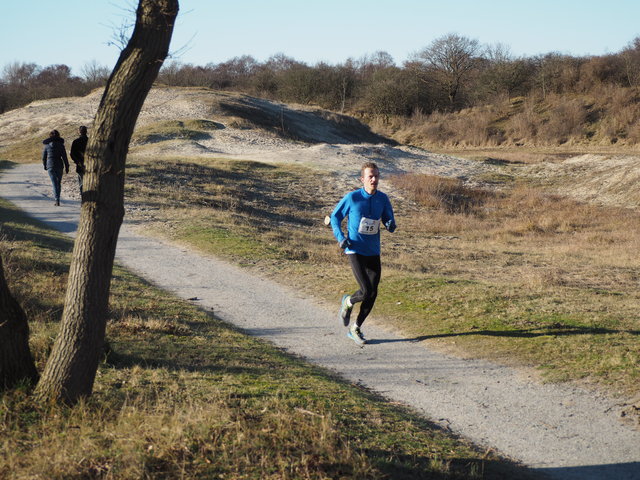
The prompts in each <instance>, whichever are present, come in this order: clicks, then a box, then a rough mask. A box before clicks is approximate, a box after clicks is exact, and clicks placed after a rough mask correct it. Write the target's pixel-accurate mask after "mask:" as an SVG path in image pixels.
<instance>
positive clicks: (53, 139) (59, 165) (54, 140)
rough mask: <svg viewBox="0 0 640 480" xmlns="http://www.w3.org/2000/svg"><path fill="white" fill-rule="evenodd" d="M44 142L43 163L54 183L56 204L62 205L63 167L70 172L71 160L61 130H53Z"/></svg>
mask: <svg viewBox="0 0 640 480" xmlns="http://www.w3.org/2000/svg"><path fill="white" fill-rule="evenodd" d="M42 143H44V149H43V150H42V164H43V166H44V169H45V170H47V171H48V172H49V177H50V178H51V183H52V184H53V196H54V197H55V199H56V205H60V190H61V188H62V186H61V184H62V169H63V168H64V170H65V171H66V173H69V160H67V151H66V149H65V148H64V139H63V138H61V137H60V132H58V131H57V130H52V131H51V133H50V134H49V138H47V139H46V140H44V141H43V142H42Z"/></svg>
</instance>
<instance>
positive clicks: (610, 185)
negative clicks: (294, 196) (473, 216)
mask: <svg viewBox="0 0 640 480" xmlns="http://www.w3.org/2000/svg"><path fill="white" fill-rule="evenodd" d="M101 94H102V92H101V91H94V92H92V93H91V94H89V95H87V96H85V97H74V98H58V99H50V100H42V101H37V102H33V103H31V104H30V105H27V106H25V107H23V108H20V109H16V110H12V111H9V112H7V113H5V114H3V115H0V159H7V160H18V161H38V159H39V154H40V145H41V143H40V142H41V140H42V139H43V138H45V137H46V136H47V134H48V132H49V131H50V130H51V129H52V128H56V129H58V130H59V131H60V132H61V133H62V135H63V137H66V138H67V141H68V143H70V139H72V138H73V137H74V136H75V134H76V131H77V126H78V125H81V124H86V125H88V126H90V125H91V123H92V120H93V117H94V115H95V113H96V111H97V109H98V104H99V102H100V97H101ZM130 152H131V154H134V155H141V156H153V157H154V158H162V157H174V158H175V157H200V156H210V157H229V158H238V159H248V160H256V161H263V162H283V163H291V162H293V163H300V164H304V165H307V166H311V167H314V168H319V169H321V170H325V171H329V172H334V173H340V174H349V175H353V174H355V173H356V172H357V171H358V168H359V165H360V164H361V163H362V162H364V161H368V160H372V161H375V162H377V163H378V164H379V165H380V166H381V168H382V169H383V171H384V172H386V173H402V172H422V173H428V174H434V175H444V176H452V177H458V178H462V179H465V180H470V181H473V182H474V183H476V182H477V181H478V182H481V181H482V180H483V179H485V178H489V176H491V175H492V174H495V173H499V174H507V175H512V176H520V175H523V176H527V177H530V176H533V177H536V178H537V179H539V180H541V181H542V183H543V184H547V185H550V186H551V188H553V189H555V190H556V191H557V192H559V193H562V194H566V195H570V196H572V197H574V198H577V199H581V200H585V201H590V202H595V203H601V204H609V205H619V206H627V207H634V208H635V207H638V206H640V189H638V188H637V184H638V180H639V179H640V157H638V156H636V155H615V156H611V155H610V156H604V155H581V156H576V157H572V158H569V159H567V160H565V161H563V162H559V163H542V164H537V165H533V166H522V165H514V164H512V165H496V164H490V163H486V162H479V161H470V160H465V159H462V158H457V157H452V156H447V155H441V154H435V153H432V152H428V151H426V150H424V149H420V148H415V147H410V146H405V145H398V144H397V143H395V142H394V141H392V140H390V139H388V138H385V137H382V136H380V135H377V134H375V133H374V132H372V131H371V130H370V129H369V128H368V127H367V126H366V125H364V124H362V123H361V122H359V121H357V120H356V119H354V118H351V117H349V116H346V115H340V114H337V113H335V112H330V111H327V110H322V109H320V108H317V107H310V106H305V105H289V104H283V103H279V102H273V101H269V100H264V99H259V98H255V97H250V96H248V95H242V94H234V93H228V92H219V91H214V90H209V89H201V88H178V87H155V88H153V89H152V90H151V92H150V93H149V96H148V97H147V100H146V102H145V105H144V107H143V110H142V112H141V114H140V117H139V119H138V123H137V125H136V131H135V133H134V137H133V139H132V144H131V149H130Z"/></svg>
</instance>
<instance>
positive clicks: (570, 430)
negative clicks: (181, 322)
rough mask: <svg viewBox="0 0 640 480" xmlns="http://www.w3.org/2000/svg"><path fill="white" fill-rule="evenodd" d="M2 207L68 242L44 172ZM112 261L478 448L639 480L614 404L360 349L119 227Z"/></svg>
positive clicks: (20, 177) (238, 274)
mask: <svg viewBox="0 0 640 480" xmlns="http://www.w3.org/2000/svg"><path fill="white" fill-rule="evenodd" d="M0 185H1V190H0V194H1V195H2V197H4V198H6V199H7V200H9V201H11V202H13V203H14V204H15V205H17V206H18V207H20V208H22V209H24V210H25V211H27V212H29V213H30V214H31V215H32V216H34V217H35V218H38V219H40V220H42V221H44V222H46V223H48V224H50V225H52V226H53V227H55V228H57V229H59V230H61V231H64V232H66V233H68V234H69V235H72V236H73V235H74V234H75V230H76V224H77V218H78V211H79V204H78V202H77V201H75V200H65V195H64V192H63V205H62V206H61V207H54V206H53V201H52V200H51V197H50V185H49V180H48V178H47V175H46V174H45V172H44V171H43V170H42V167H41V166H40V165H21V166H18V167H16V168H15V169H13V170H10V171H8V172H6V173H4V174H3V175H2V176H1V177H0ZM117 261H118V262H119V263H120V264H122V265H123V266H125V267H127V268H129V269H131V270H133V271H135V272H137V273H138V274H140V275H141V276H143V277H144V278H146V279H147V280H149V281H151V282H153V283H154V284H156V285H158V286H160V287H162V288H164V289H166V290H168V291H171V292H173V293H175V294H176V295H178V296H180V297H182V298H186V299H191V298H194V297H197V299H198V300H196V301H195V302H196V303H197V304H198V305H199V306H201V307H202V308H203V309H206V310H209V311H213V312H214V313H215V315H216V316H218V317H220V318H221V319H223V320H225V321H227V322H229V323H232V324H234V325H237V326H238V327H240V328H243V329H245V330H246V331H247V332H248V333H249V334H252V335H256V336H260V337H262V338H265V339H267V340H269V341H271V342H273V343H275V344H276V345H278V346H281V347H283V348H285V349H287V350H288V351H290V352H294V353H296V354H299V355H302V356H303V357H305V358H306V359H307V360H309V361H310V362H313V363H316V364H318V365H321V366H323V367H326V368H329V369H331V370H334V371H336V372H338V373H339V374H340V375H342V376H343V377H344V378H346V379H348V380H349V381H352V382H358V383H359V384H361V385H364V386H366V387H368V388H370V389H372V390H375V391H377V392H379V393H381V394H382V395H384V396H385V397H387V398H389V399H391V400H394V401H398V402H402V403H405V404H408V405H410V406H412V407H413V408H415V409H416V410H417V411H418V412H420V413H421V414H423V415H425V416H426V417H428V418H429V419H431V420H433V421H435V422H436V423H438V424H440V425H442V426H444V427H446V428H449V429H451V430H452V431H454V432H456V433H459V434H461V435H463V436H465V437H467V438H469V439H471V440H472V441H474V442H475V443H477V444H479V445H481V446H484V447H492V448H495V449H497V450H498V451H500V452H502V453H503V454H506V455H508V456H510V457H513V458H515V459H518V460H520V461H522V462H524V463H525V464H527V465H529V466H531V467H532V468H534V469H536V470H538V471H540V472H544V473H546V474H549V475H550V476H551V477H552V478H557V479H581V480H585V479H586V480H589V479H619V480H631V479H640V432H638V431H634V430H632V429H630V428H628V427H626V426H624V425H623V424H621V423H620V422H619V419H618V417H617V415H616V413H615V411H616V408H614V407H615V405H614V402H613V401H612V400H610V399H607V398H604V397H601V396H596V395H594V394H592V393H587V392H584V391H582V390H580V389H578V388H575V387H571V386H563V385H560V386H557V385H540V384H537V383H535V382H533V381H532V380H531V379H528V378H525V377H524V376H522V375H521V374H519V373H518V372H517V371H515V370H512V369H509V368H505V367H499V366H496V365H493V364H490V363H487V362H483V361H470V360H461V359H459V358H455V357H451V356H446V355H442V354H440V353H436V352H432V351H430V350H428V349H427V348H425V347H424V346H422V345H421V344H418V343H415V342H413V341H412V340H411V339H407V338H401V337H398V336H397V335H394V334H392V333H390V332H389V331H386V330H385V329H384V328H381V327H380V326H373V325H370V324H369V325H367V326H366V329H365V333H366V334H367V336H368V337H369V338H370V339H372V341H371V343H370V344H369V345H367V346H366V347H365V348H358V347H357V346H356V345H355V344H353V343H352V342H351V341H350V340H348V339H347V338H346V337H345V329H344V327H342V326H341V325H339V323H338V322H337V321H336V318H335V317H336V312H335V311H333V310H335V308H332V307H335V306H330V307H327V306H326V305H320V304H318V303H316V302H313V301H311V300H309V299H305V298H301V297H300V296H299V295H298V294H297V293H295V292H293V291H291V290H290V289H288V288H285V287H283V286H281V285H278V284H276V283H274V282H272V281H270V280H265V279H261V278H256V277H253V276H251V275H250V274H249V273H247V272H246V271H244V270H241V269H239V268H237V267H235V266H233V265H230V264H227V263H225V262H222V261H220V260H218V259H215V258H211V257H203V256H202V255H198V254H195V253H193V252H191V251H188V250H185V249H184V248H181V247H176V246H174V245H171V244H168V243H165V242H162V241H158V240H156V239H152V238H148V237H145V236H143V235H141V234H140V233H138V232H136V229H135V227H134V226H133V225H130V224H127V223H125V225H123V228H122V230H121V233H120V238H119V242H118V250H117Z"/></svg>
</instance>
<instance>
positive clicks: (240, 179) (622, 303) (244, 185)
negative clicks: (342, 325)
mask: <svg viewBox="0 0 640 480" xmlns="http://www.w3.org/2000/svg"><path fill="white" fill-rule="evenodd" d="M510 161H512V162H515V161H517V159H515V158H514V159H512V160H510ZM132 172H133V173H132V175H131V181H130V182H129V185H128V187H127V188H128V191H127V195H128V196H129V199H130V200H129V201H131V202H134V203H136V204H140V205H147V206H149V208H152V209H154V210H153V213H152V214H150V216H149V217H148V218H149V220H150V222H151V223H153V224H154V225H155V227H152V228H155V231H156V232H159V233H161V234H163V235H168V236H171V237H172V238H174V239H177V240H181V241H184V242H187V243H192V244H193V245H196V246H197V247H198V248H201V249H203V250H204V251H207V252H209V253H214V254H219V255H223V256H225V257H226V258H228V259H230V260H233V261H236V262H237V263H241V264H245V265H247V264H249V265H254V266H256V267H257V268H259V270H260V271H261V272H265V271H266V272H269V273H271V274H274V275H276V276H277V277H278V278H279V279H280V280H281V281H282V282H284V283H288V284H290V285H294V286H296V288H303V289H305V291H306V292H307V293H309V294H312V295H315V296H318V297H321V298H323V299H326V300H329V301H337V300H336V299H338V298H339V297H340V295H341V294H342V293H346V292H351V291H353V290H354V288H355V282H354V280H353V279H352V276H351V272H350V270H349V267H348V265H347V262H346V261H345V260H344V258H343V257H342V255H341V254H340V252H339V249H338V248H337V247H336V245H335V241H334V239H333V237H332V234H331V231H330V230H329V229H327V228H326V227H324V226H323V225H322V223H321V219H322V218H324V215H325V214H326V213H327V212H328V211H330V210H331V208H332V207H333V206H334V205H335V203H336V202H337V201H338V200H339V198H340V197H341V196H342V195H343V194H344V193H346V192H344V191H343V188H344V187H343V186H341V184H340V182H339V180H338V179H336V178H333V177H331V176H329V175H318V174H317V172H315V171H312V170H309V169H304V168H302V167H291V166H284V165H264V164H258V163H253V162H242V161H229V160H223V159H214V160H201V159H183V160H180V159H175V160H174V161H169V162H167V164H162V165H160V164H153V163H151V162H148V161H143V160H135V161H134V162H133V167H132ZM384 181H385V180H384V178H383V185H382V189H383V190H384V189H385V187H384ZM391 181H392V182H393V184H394V186H395V187H396V188H397V189H399V190H400V191H401V192H402V194H403V197H404V198H405V200H402V199H399V198H393V199H392V200H393V203H394V207H395V210H396V214H397V215H396V216H397V220H398V225H399V229H398V231H397V232H396V233H395V234H393V235H387V234H386V233H384V234H383V280H382V285H381V290H380V296H379V300H378V302H377V304H376V310H375V312H374V315H375V317H376V318H377V320H378V321H381V322H385V323H389V322H390V323H393V324H394V325H395V326H397V327H399V328H401V329H403V330H404V331H405V332H406V334H407V335H413V336H415V337H424V341H425V342H428V343H430V344H432V345H434V346H437V347H439V348H444V349H446V350H448V351H449V350H454V351H455V352H456V353H457V354H460V355H467V356H474V357H482V358H488V359H491V360H496V361H500V362H504V363H507V364H510V365H516V366H522V367H527V368H535V369H538V370H539V371H540V372H541V373H542V374H543V376H544V378H545V379H547V380H554V381H556V380H581V381H588V382H590V383H592V384H594V385H597V386H599V387H600V388H602V389H605V390H607V391H608V392H609V393H614V394H617V393H620V394H623V395H630V396H633V395H637V393H638V387H637V385H638V376H639V373H640V367H639V362H638V358H639V355H640V354H639V347H638V342H637V338H638V331H640V325H639V322H638V320H637V315H636V312H637V310H638V309H639V308H640V296H639V295H638V293H637V281H638V279H639V278H640V276H639V275H638V273H637V272H638V268H640V261H639V260H638V258H637V256H636V255H635V252H636V251H637V249H638V246H640V233H638V232H640V215H639V214H637V213H636V212H633V211H630V210H624V209H615V208H604V207H597V206H594V205H588V204H581V203H578V202H575V201H572V200H568V199H566V198H562V197H559V196H557V195H556V196H554V195H550V194H547V193H545V192H544V191H542V190H540V189H538V188H535V187H532V186H527V185H523V184H522V182H521V181H513V182H509V183H508V184H507V185H506V187H508V188H505V185H504V184H503V188H502V189H501V190H493V191H491V192H489V191H482V190H479V189H477V188H469V187H467V186H466V185H464V184H462V183H461V182H459V181H457V180H450V179H441V178H437V177H431V176H424V175H408V176H405V177H397V178H393V179H391ZM169 185H172V188H168V186H169ZM309 192H313V194H309ZM198 232H201V233H198ZM398 302H400V303H398Z"/></svg>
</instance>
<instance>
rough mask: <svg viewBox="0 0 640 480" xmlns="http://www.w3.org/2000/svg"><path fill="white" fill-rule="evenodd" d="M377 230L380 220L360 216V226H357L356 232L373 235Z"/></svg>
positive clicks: (378, 229)
mask: <svg viewBox="0 0 640 480" xmlns="http://www.w3.org/2000/svg"><path fill="white" fill-rule="evenodd" d="M379 231H380V220H374V219H372V218H365V217H362V219H361V220H360V226H359V227H358V233H361V234H362V235H375V234H376V233H378V232H379Z"/></svg>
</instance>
